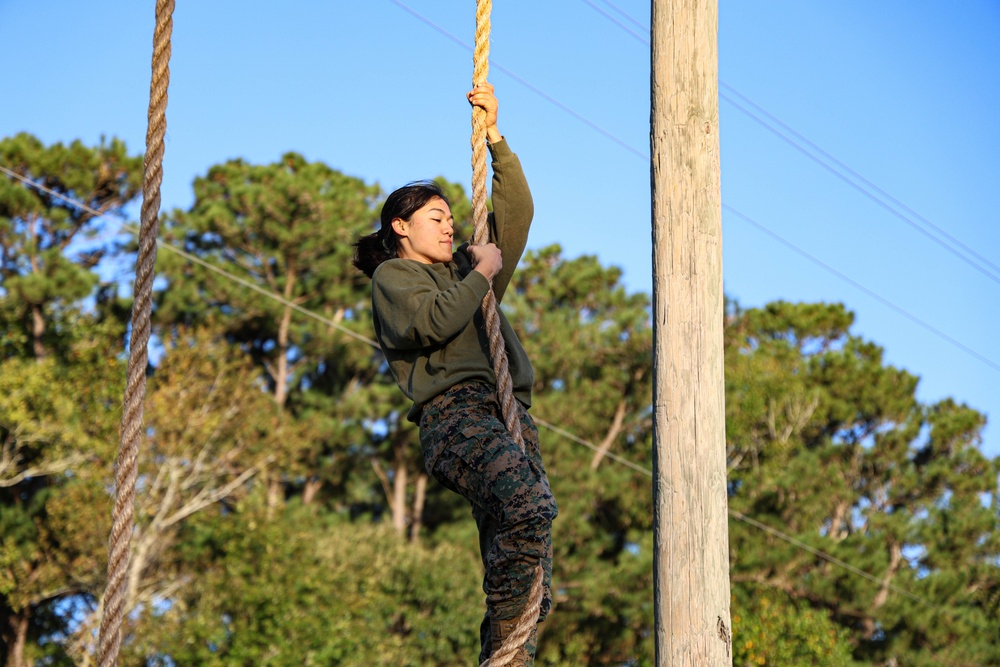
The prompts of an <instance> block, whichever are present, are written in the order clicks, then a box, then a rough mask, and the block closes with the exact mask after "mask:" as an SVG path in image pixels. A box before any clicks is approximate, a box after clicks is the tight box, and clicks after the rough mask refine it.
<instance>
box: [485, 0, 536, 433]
mask: <svg viewBox="0 0 1000 667" xmlns="http://www.w3.org/2000/svg"><path fill="white" fill-rule="evenodd" d="M491 5H492V0H476V49H475V51H474V52H473V68H472V85H473V87H475V86H478V85H480V84H483V83H486V78H487V75H488V74H489V68H490V64H489V55H490V9H491ZM486 218H487V212H486V111H485V110H483V109H480V108H479V107H473V109H472V221H473V224H474V225H475V232H474V233H473V236H472V242H473V243H474V244H476V245H482V244H484V243H488V242H489V240H490V231H489V226H488V225H487V222H486ZM483 317H484V318H485V320H486V332H487V333H488V334H489V339H490V358H491V359H492V360H493V373H494V374H495V375H496V376H497V397H498V398H499V399H500V407H501V410H502V411H503V418H504V423H505V424H506V425H507V430H508V431H509V432H510V434H511V435H512V436H513V437H514V441H515V442H517V445H518V447H520V448H521V451H524V438H523V437H522V436H521V425H520V419H519V418H518V415H517V405H516V403H515V399H514V386H513V385H514V383H513V381H512V380H511V378H510V368H509V366H508V364H507V349H506V348H505V347H504V341H503V336H502V335H501V333H500V315H499V314H498V313H497V299H496V295H495V294H494V293H493V290H492V289H491V290H490V291H489V292H487V294H486V296H485V297H484V298H483Z"/></svg>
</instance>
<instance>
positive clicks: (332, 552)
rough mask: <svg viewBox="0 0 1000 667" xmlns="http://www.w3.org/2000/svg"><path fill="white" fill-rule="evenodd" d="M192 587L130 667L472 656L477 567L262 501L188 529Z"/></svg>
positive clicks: (153, 623)
mask: <svg viewBox="0 0 1000 667" xmlns="http://www.w3.org/2000/svg"><path fill="white" fill-rule="evenodd" d="M188 543H189V544H195V545H199V546H197V547H193V548H189V549H188V551H189V554H188V555H189V557H190V558H192V559H193V560H194V562H197V563H205V566H204V567H205V569H204V570H203V571H202V574H201V576H200V577H199V579H198V583H197V585H191V586H187V587H185V588H184V589H182V591H180V594H179V595H178V596H176V597H175V598H174V599H173V600H171V603H170V606H169V607H167V606H164V608H163V609H162V610H159V611H155V612H152V613H151V614H150V619H149V622H148V623H147V624H144V627H145V628H146V629H147V634H145V635H143V637H144V638H143V639H141V641H140V644H139V645H138V646H137V647H136V653H137V654H138V655H136V656H135V657H134V658H133V659H132V660H134V662H131V661H129V662H126V663H125V664H137V665H138V664H148V663H146V662H144V659H143V658H142V657H141V656H143V655H149V654H151V653H153V652H155V653H157V654H159V655H162V656H170V659H171V660H172V661H174V662H176V663H177V664H191V665H194V664H197V665H231V664H253V665H274V666H278V665H287V666H288V667H291V666H293V665H294V666H298V665H360V664H368V665H448V664H459V663H462V662H467V657H468V656H469V655H474V654H475V653H476V652H477V651H478V646H477V645H478V638H477V637H476V634H475V629H476V628H478V623H479V618H480V615H481V613H482V612H481V609H482V602H481V600H479V598H480V596H481V594H480V593H479V590H478V588H479V586H478V583H479V581H480V579H481V576H482V566H481V565H480V564H479V562H478V559H477V558H476V557H475V556H472V555H471V554H469V553H467V552H464V551H462V550H460V549H457V548H455V547H452V546H449V545H440V546H438V547H435V548H432V549H431V548H425V547H420V546H418V545H413V544H407V543H405V542H401V541H400V540H399V539H398V537H397V536H396V535H395V534H394V533H392V532H391V531H388V530H386V529H383V528H379V527H377V526H366V525H355V524H351V523H344V522H342V521H340V520H338V519H336V518H335V517H322V516H320V515H317V514H316V513H314V512H312V511H310V510H309V508H306V507H303V506H300V505H296V504H292V505H289V506H287V507H286V508H285V509H284V510H283V514H282V515H281V516H280V517H273V516H269V510H268V508H267V507H266V504H265V503H264V502H262V501H261V499H260V498H259V497H257V498H250V499H248V500H247V501H246V502H244V503H241V504H240V505H239V506H238V507H237V508H236V510H235V511H234V512H233V513H231V514H228V515H226V516H220V517H217V518H215V519H213V520H212V521H210V522H208V523H200V524H199V525H197V526H195V527H193V528H192V533H191V535H190V537H189V540H188Z"/></svg>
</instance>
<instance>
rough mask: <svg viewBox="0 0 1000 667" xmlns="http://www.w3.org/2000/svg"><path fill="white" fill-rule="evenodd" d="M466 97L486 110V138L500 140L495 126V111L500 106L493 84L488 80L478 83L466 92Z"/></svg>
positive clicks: (476, 105)
mask: <svg viewBox="0 0 1000 667" xmlns="http://www.w3.org/2000/svg"><path fill="white" fill-rule="evenodd" d="M466 98H468V100H469V103H470V104H471V105H472V106H475V107H479V108H480V109H482V110H483V111H485V112H486V138H487V139H489V141H490V143H494V142H497V141H500V139H502V138H503V135H501V134H500V130H499V128H498V127H497V111H498V110H499V108H500V102H499V101H498V100H497V96H496V95H495V94H494V93H493V84H491V83H490V82H488V81H487V82H485V83H481V84H479V85H478V86H476V87H475V88H473V89H472V90H470V91H469V92H468V94H467V95H466Z"/></svg>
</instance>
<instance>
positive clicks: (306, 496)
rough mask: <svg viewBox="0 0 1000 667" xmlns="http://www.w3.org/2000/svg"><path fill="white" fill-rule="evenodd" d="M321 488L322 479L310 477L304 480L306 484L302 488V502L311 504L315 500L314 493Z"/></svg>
mask: <svg viewBox="0 0 1000 667" xmlns="http://www.w3.org/2000/svg"><path fill="white" fill-rule="evenodd" d="M322 488H323V480H321V479H317V478H316V477H310V478H309V479H307V480H306V485H305V487H304V488H303V489H302V504H303V505H311V504H312V503H313V501H314V500H316V495H317V494H318V493H319V490H320V489H322Z"/></svg>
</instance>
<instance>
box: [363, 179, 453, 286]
mask: <svg viewBox="0 0 1000 667" xmlns="http://www.w3.org/2000/svg"><path fill="white" fill-rule="evenodd" d="M435 197H437V198H440V199H443V200H444V202H445V203H446V204H448V205H449V206H451V203H450V202H449V201H448V197H446V196H445V194H444V190H442V189H441V186H440V185H438V184H437V183H435V182H434V181H414V182H413V183H407V184H406V185H404V186H403V187H401V188H399V189H398V190H395V191H394V192H393V193H392V194H390V195H389V196H388V197H386V198H385V203H384V204H382V214H381V216H380V217H381V219H382V227H381V228H379V230H378V231H377V232H375V233H373V234H369V235H367V236H362V237H361V238H359V239H358V240H357V241H356V242H355V243H354V266H356V267H358V268H359V269H361V271H362V272H363V273H364V274H365V275H366V276H368V277H369V278H371V277H372V274H373V273H375V269H377V268H378V266H379V264H381V263H382V262H384V261H386V260H388V259H393V258H395V257H398V256H399V238H398V237H397V236H396V232H394V231H393V229H392V221H393V220H395V219H396V218H401V219H403V220H409V219H410V217H411V216H412V215H413V214H414V213H416V212H417V211H419V210H420V209H421V208H423V206H424V204H426V203H427V202H429V201H430V200H432V199H434V198H435Z"/></svg>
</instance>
